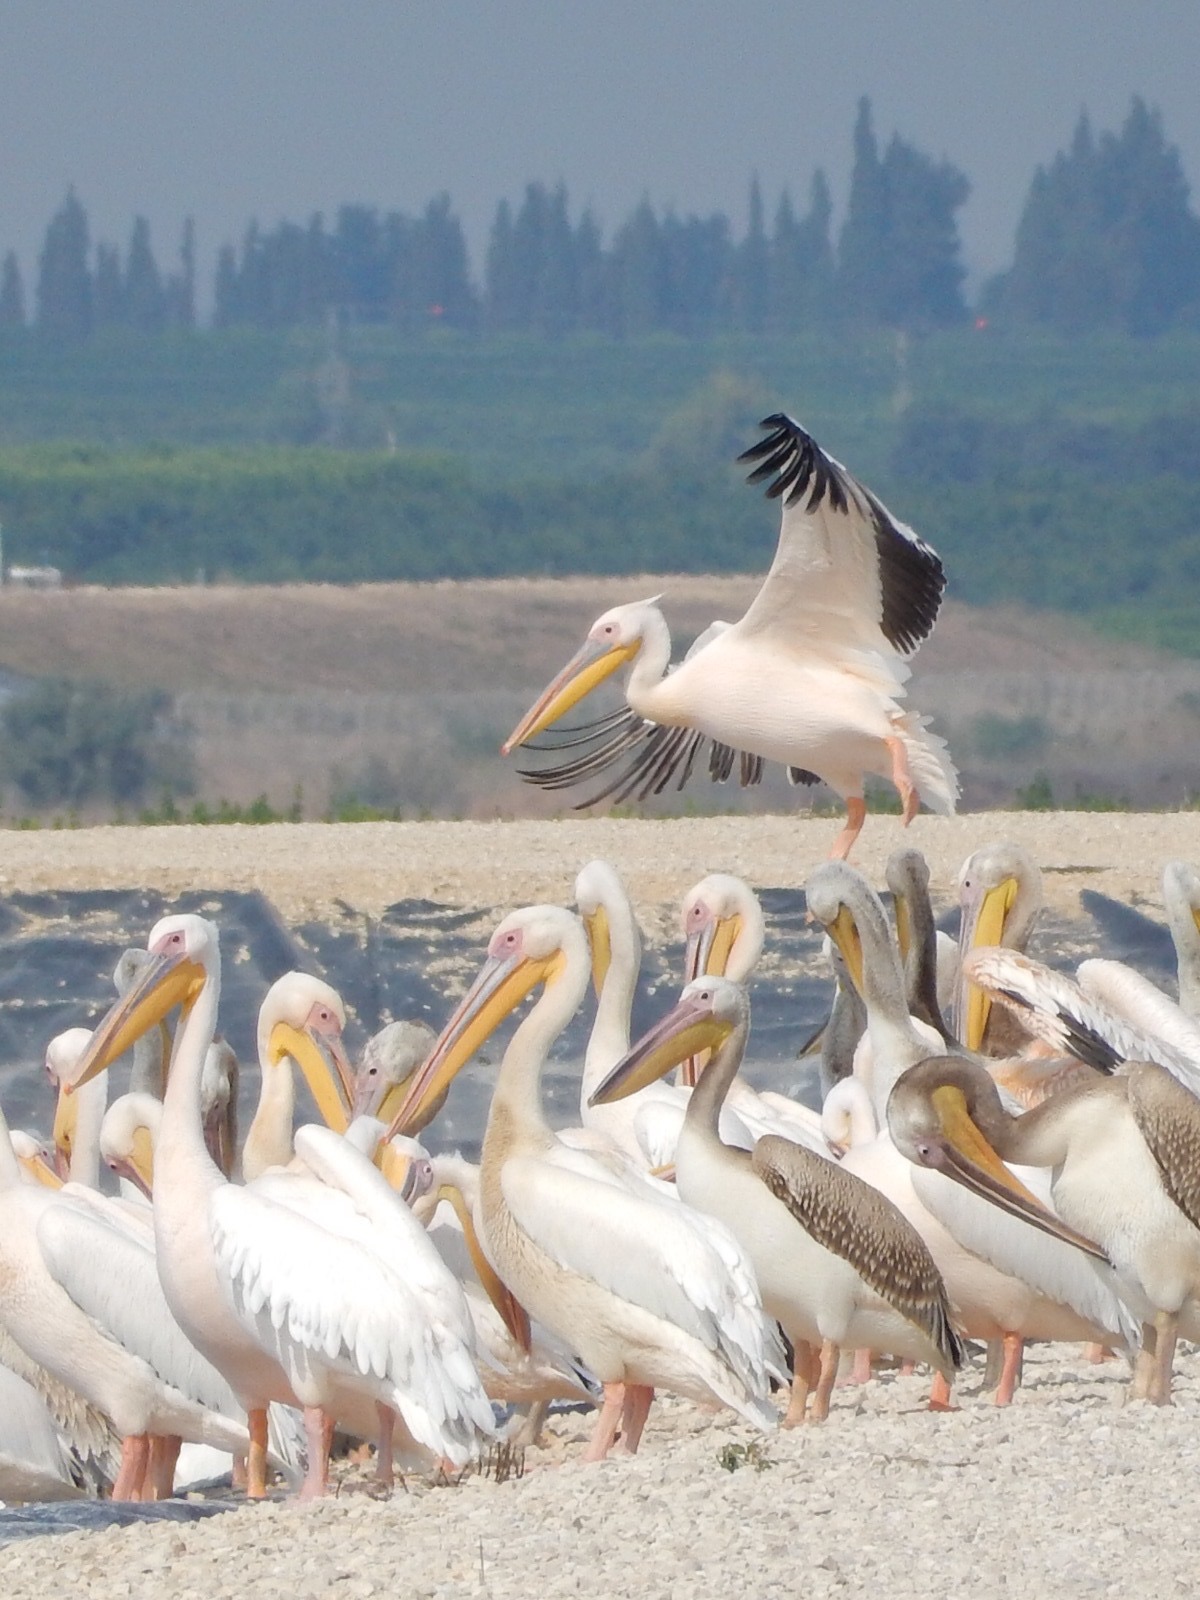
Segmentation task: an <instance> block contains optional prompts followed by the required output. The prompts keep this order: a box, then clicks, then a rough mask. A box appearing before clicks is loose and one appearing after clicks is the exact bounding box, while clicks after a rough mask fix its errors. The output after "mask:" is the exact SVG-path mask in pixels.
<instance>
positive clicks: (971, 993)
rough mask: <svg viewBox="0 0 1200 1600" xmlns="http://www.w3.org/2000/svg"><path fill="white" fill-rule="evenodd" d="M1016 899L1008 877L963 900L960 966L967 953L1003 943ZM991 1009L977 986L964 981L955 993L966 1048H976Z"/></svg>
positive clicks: (1014, 880) (988, 996) (990, 1005)
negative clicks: (1006, 925) (957, 998)
mask: <svg viewBox="0 0 1200 1600" xmlns="http://www.w3.org/2000/svg"><path fill="white" fill-rule="evenodd" d="M1016 898H1017V880H1016V879H1015V878H1011V877H1010V878H1004V879H1002V880H1001V881H1000V882H999V883H997V884H995V885H993V887H992V888H990V889H985V890H984V891H983V892H982V893H981V894H977V895H973V896H972V897H971V898H970V899H968V900H967V901H966V903H965V904H964V906H963V918H962V930H961V932H960V933H959V936H958V954H959V964H960V965H961V963H962V960H963V958H964V957H965V956H966V955H967V953H968V951H970V950H975V949H978V948H979V947H981V946H984V945H987V946H991V945H997V944H1001V943H1003V940H1004V925H1005V923H1006V922H1007V921H1008V914H1009V912H1010V911H1011V910H1012V905H1013V901H1014V900H1015V899H1016ZM991 1009H992V1000H991V996H990V995H986V994H984V992H983V990H982V989H981V988H980V987H979V985H978V984H977V983H966V982H964V984H963V989H962V991H960V994H959V1018H960V1027H959V1032H960V1034H961V1037H962V1042H963V1045H964V1047H965V1048H966V1049H968V1050H978V1049H979V1047H980V1045H981V1044H982V1042H983V1035H984V1031H985V1029H986V1028H987V1021H988V1017H989V1015H990V1014H991Z"/></svg>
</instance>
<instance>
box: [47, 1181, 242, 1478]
mask: <svg viewBox="0 0 1200 1600" xmlns="http://www.w3.org/2000/svg"><path fill="white" fill-rule="evenodd" d="M69 1193H70V1191H69V1190H65V1191H64V1197H63V1199H62V1200H60V1201H59V1202H58V1203H57V1204H54V1205H50V1206H47V1207H46V1208H45V1211H44V1212H43V1214H42V1216H41V1217H40V1218H39V1219H38V1225H37V1238H38V1245H39V1247H40V1249H41V1251H42V1255H43V1257H44V1259H45V1262H46V1265H47V1267H48V1268H49V1270H50V1272H51V1274H52V1276H53V1277H55V1278H56V1279H57V1280H58V1282H59V1283H60V1284H61V1285H62V1287H63V1288H64V1289H65V1290H66V1292H67V1294H68V1295H69V1296H70V1297H71V1299H72V1300H73V1301H74V1302H75V1304H76V1305H77V1306H78V1307H79V1309H80V1310H81V1311H82V1312H83V1313H84V1314H85V1315H86V1316H88V1317H90V1318H91V1320H92V1321H93V1322H94V1323H96V1324H97V1326H98V1327H100V1328H101V1329H102V1330H103V1331H104V1332H105V1333H106V1334H107V1335H108V1336H109V1337H110V1338H111V1339H114V1340H115V1341H116V1342H117V1343H118V1344H119V1345H121V1347H122V1348H123V1349H125V1350H127V1351H128V1352H129V1353H130V1354H131V1355H134V1356H137V1357H138V1358H139V1359H140V1360H142V1361H144V1362H145V1363H146V1365H147V1366H148V1367H150V1368H151V1370H152V1371H153V1372H155V1373H156V1374H157V1375H158V1377H159V1378H160V1379H161V1380H162V1381H163V1383H166V1384H169V1385H170V1386H171V1388H172V1389H175V1390H176V1391H177V1392H178V1393H179V1394H181V1395H184V1396H186V1397H187V1398H188V1399H189V1400H193V1401H195V1402H196V1403H197V1404H198V1405H201V1406H204V1407H206V1408H207V1409H208V1410H210V1411H214V1412H217V1413H219V1414H220V1415H221V1416H224V1417H227V1418H229V1419H231V1429H232V1425H233V1422H234V1421H236V1423H238V1424H240V1423H241V1422H242V1410H241V1407H240V1406H239V1405H238V1403H237V1400H236V1399H235V1397H234V1395H233V1391H232V1390H231V1389H230V1387H229V1385H228V1384H227V1383H226V1382H225V1380H224V1378H222V1377H221V1375H220V1373H219V1372H218V1371H217V1370H216V1368H215V1367H213V1366H212V1365H211V1363H210V1362H208V1361H206V1360H205V1359H204V1357H203V1356H202V1355H201V1354H200V1352H199V1351H198V1350H197V1349H196V1347H195V1346H194V1345H193V1344H192V1343H191V1341H190V1340H189V1339H188V1338H187V1337H186V1336H185V1335H184V1333H183V1330H182V1329H181V1328H180V1326H179V1324H178V1323H177V1322H176V1321H175V1318H174V1317H173V1316H172V1315H171V1313H170V1310H169V1309H168V1307H167V1302H166V1299H165V1297H164V1295H163V1292H162V1286H161V1284H160V1283H159V1279H158V1267H157V1264H156V1262H155V1258H154V1250H153V1246H152V1244H151V1243H150V1242H148V1240H147V1239H143V1238H139V1237H137V1235H136V1234H135V1233H133V1232H129V1231H126V1230H125V1229H124V1228H123V1227H122V1226H120V1225H119V1224H117V1223H114V1222H113V1221H111V1220H109V1219H108V1218H106V1217H104V1216H103V1215H101V1213H100V1212H99V1211H97V1210H94V1209H93V1208H92V1206H91V1205H90V1204H85V1205H82V1206H80V1205H76V1204H74V1203H73V1202H72V1201H71V1200H70V1199H69V1198H67V1196H68V1195H69ZM246 1439H247V1436H246V1435H245V1434H244V1433H243V1435H242V1438H241V1440H240V1441H239V1440H238V1439H237V1438H236V1437H233V1438H231V1442H230V1444H229V1448H230V1449H236V1448H238V1445H239V1442H240V1443H241V1444H244V1443H245V1442H246Z"/></svg>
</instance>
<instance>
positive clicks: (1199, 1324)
mask: <svg viewBox="0 0 1200 1600" xmlns="http://www.w3.org/2000/svg"><path fill="white" fill-rule="evenodd" d="M889 1120H890V1122H891V1125H892V1129H893V1132H894V1135H895V1138H896V1142H897V1145H898V1146H899V1148H900V1149H901V1150H902V1151H903V1152H904V1154H905V1155H906V1156H907V1157H908V1159H909V1160H910V1161H913V1162H916V1163H918V1164H919V1165H920V1166H921V1167H930V1168H932V1169H934V1170H935V1171H938V1172H940V1173H943V1174H945V1175H946V1176H947V1177H949V1178H952V1179H954V1181H955V1182H957V1183H959V1184H961V1185H963V1186H964V1187H965V1188H967V1189H969V1190H971V1191H972V1192H974V1193H976V1194H979V1195H982V1196H983V1197H984V1198H986V1199H988V1200H990V1201H991V1202H992V1203H993V1204H994V1205H995V1206H997V1207H1003V1208H1004V1209H1005V1210H1007V1211H1008V1212H1010V1213H1012V1214H1013V1215H1014V1216H1018V1217H1021V1218H1022V1219H1024V1220H1025V1221H1028V1222H1030V1223H1032V1224H1033V1225H1034V1226H1035V1227H1037V1228H1040V1229H1042V1230H1043V1231H1044V1232H1046V1233H1048V1234H1050V1235H1051V1236H1052V1237H1057V1238H1058V1239H1060V1240H1064V1241H1066V1242H1067V1243H1069V1244H1071V1245H1072V1246H1074V1247H1076V1248H1077V1250H1080V1251H1084V1252H1086V1253H1087V1254H1089V1255H1091V1256H1092V1257H1094V1258H1095V1259H1097V1260H1099V1261H1101V1262H1102V1263H1105V1264H1107V1263H1111V1265H1112V1267H1113V1269H1114V1270H1115V1272H1116V1274H1117V1276H1118V1279H1119V1281H1120V1285H1121V1291H1122V1295H1123V1297H1124V1298H1125V1300H1126V1301H1127V1302H1128V1304H1129V1305H1130V1306H1131V1307H1132V1308H1133V1309H1134V1310H1135V1312H1136V1313H1137V1315H1138V1316H1139V1317H1140V1320H1141V1323H1142V1343H1141V1350H1140V1352H1139V1354H1138V1358H1137V1363H1136V1365H1135V1368H1134V1377H1133V1384H1132V1387H1131V1391H1130V1393H1131V1398H1134V1399H1143V1400H1150V1401H1152V1402H1154V1403H1155V1404H1158V1405H1166V1404H1169V1402H1170V1395H1171V1368H1172V1364H1173V1361H1174V1354H1175V1343H1176V1339H1177V1338H1178V1336H1179V1335H1180V1334H1181V1333H1182V1335H1183V1336H1184V1337H1185V1338H1189V1339H1195V1338H1196V1337H1197V1336H1200V1164H1198V1163H1197V1160H1196V1154H1195V1153H1196V1151H1197V1150H1198V1149H1200V1101H1197V1099H1196V1097H1195V1096H1194V1095H1193V1094H1191V1093H1190V1092H1189V1091H1188V1090H1187V1089H1185V1088H1184V1087H1183V1086H1182V1084H1180V1083H1178V1082H1176V1080H1175V1079H1174V1078H1172V1077H1171V1075H1170V1073H1168V1072H1166V1071H1165V1070H1164V1069H1163V1068H1162V1067H1158V1066H1155V1065H1153V1064H1152V1063H1150V1062H1144V1061H1139V1062H1131V1063H1128V1064H1127V1065H1126V1067H1125V1068H1124V1070H1123V1071H1122V1072H1121V1073H1120V1075H1118V1076H1116V1077H1111V1078H1103V1077H1094V1078H1093V1080H1092V1081H1091V1082H1088V1083H1084V1084H1076V1085H1073V1086H1071V1087H1069V1088H1067V1089H1064V1090H1062V1091H1061V1092H1060V1093H1058V1094H1056V1095H1054V1096H1053V1097H1052V1098H1051V1099H1049V1100H1046V1101H1044V1102H1043V1103H1042V1105H1040V1106H1038V1107H1036V1108H1035V1109H1034V1110H1032V1111H1027V1112H1025V1113H1024V1114H1023V1115H1022V1116H1017V1117H1014V1116H1012V1115H1011V1114H1010V1113H1008V1112H1007V1111H1005V1109H1004V1107H1003V1105H1002V1104H1001V1101H1000V1096H999V1093H998V1091H997V1089H996V1086H995V1084H994V1083H993V1082H992V1081H991V1079H990V1078H989V1077H988V1075H987V1073H986V1072H985V1071H984V1070H983V1069H982V1068H981V1067H979V1066H978V1065H977V1064H976V1063H974V1062H971V1061H967V1060H965V1059H964V1058H962V1057H960V1056H947V1057H944V1058H942V1059H940V1060H938V1061H926V1062H921V1063H918V1065H917V1066H916V1067H914V1068H913V1069H912V1070H911V1071H910V1072H908V1073H906V1074H905V1075H904V1077H903V1078H902V1079H901V1080H900V1081H899V1082H898V1083H897V1085H896V1088H895V1089H894V1090H893V1094H892V1109H891V1111H890V1112H889ZM1006 1161H1014V1162H1021V1163H1024V1164H1027V1165H1029V1166H1036V1167H1050V1168H1052V1169H1053V1171H1052V1176H1051V1181H1050V1192H1051V1194H1052V1196H1053V1201H1054V1210H1055V1212H1057V1215H1054V1213H1052V1212H1049V1211H1047V1209H1046V1208H1045V1207H1044V1206H1042V1205H1041V1204H1039V1203H1038V1202H1037V1201H1036V1200H1035V1199H1034V1197H1033V1196H1032V1195H1030V1194H1029V1192H1028V1190H1027V1189H1026V1188H1025V1187H1024V1186H1023V1185H1022V1184H1020V1183H1019V1182H1018V1181H1016V1180H1015V1179H1014V1177H1013V1174H1012V1173H1011V1172H1010V1171H1009V1169H1008V1168H1007V1167H1006V1166H1005V1165H1004V1163H1005V1162H1006ZM1060 1219H1061V1220H1060Z"/></svg>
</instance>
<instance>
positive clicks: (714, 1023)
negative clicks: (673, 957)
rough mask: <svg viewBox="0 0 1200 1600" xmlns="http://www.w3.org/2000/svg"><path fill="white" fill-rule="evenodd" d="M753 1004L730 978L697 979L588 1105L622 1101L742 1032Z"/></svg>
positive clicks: (614, 1071)
mask: <svg viewBox="0 0 1200 1600" xmlns="http://www.w3.org/2000/svg"><path fill="white" fill-rule="evenodd" d="M749 1019H750V1002H749V1000H748V999H747V998H746V991H745V989H744V988H743V987H742V985H741V984H740V983H735V982H734V981H733V980H732V979H731V978H722V977H704V978H695V979H693V981H692V982H691V983H689V984H687V985H686V986H685V987H684V989H683V992H682V994H681V995H680V996H679V1000H678V1001H677V1003H676V1004H675V1006H674V1007H673V1009H672V1010H670V1011H668V1013H667V1015H666V1016H665V1017H663V1018H662V1019H661V1020H660V1021H659V1022H656V1023H655V1024H654V1026H653V1027H652V1028H650V1029H649V1030H648V1031H647V1032H646V1033H644V1034H643V1035H642V1037H641V1038H640V1039H639V1040H638V1042H637V1043H636V1044H635V1045H631V1046H630V1049H629V1051H628V1053H627V1054H626V1055H625V1056H623V1057H622V1059H621V1060H620V1061H618V1062H617V1064H616V1066H615V1067H613V1069H612V1071H611V1072H610V1073H609V1074H608V1076H607V1077H606V1078H605V1079H604V1081H603V1083H601V1084H600V1086H599V1088H598V1089H596V1091H595V1093H594V1094H593V1095H592V1096H591V1099H590V1100H589V1102H588V1103H589V1105H593V1106H597V1105H607V1104H608V1103H609V1102H611V1101H613V1100H624V1099H625V1097H626V1096H627V1095H631V1094H636V1093H637V1091H638V1090H639V1089H644V1088H645V1087H646V1086H647V1084H651V1083H654V1082H656V1081H657V1080H658V1079H659V1078H662V1077H665V1076H666V1074H667V1073H668V1072H670V1071H671V1069H672V1067H677V1066H678V1065H679V1063H680V1062H681V1061H684V1060H686V1059H687V1058H688V1057H689V1056H695V1055H699V1054H700V1053H701V1052H702V1051H714V1050H716V1049H718V1048H719V1046H721V1045H722V1044H724V1042H725V1040H726V1039H728V1038H729V1036H730V1035H731V1034H732V1033H734V1032H735V1031H737V1030H738V1029H746V1028H747V1027H748V1026H749Z"/></svg>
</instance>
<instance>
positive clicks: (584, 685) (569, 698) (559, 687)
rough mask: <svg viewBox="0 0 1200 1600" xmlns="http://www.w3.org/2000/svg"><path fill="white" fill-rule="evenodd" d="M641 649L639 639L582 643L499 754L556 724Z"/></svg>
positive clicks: (594, 640) (518, 724)
mask: <svg viewBox="0 0 1200 1600" xmlns="http://www.w3.org/2000/svg"><path fill="white" fill-rule="evenodd" d="M641 647H642V641H641V640H640V639H631V640H630V641H629V643H628V644H611V643H609V642H608V641H606V640H604V639H585V640H584V642H583V644H582V645H581V646H580V648H579V649H578V650H577V651H576V652H575V654H574V655H573V656H572V657H571V659H570V661H568V662H567V664H566V666H565V667H564V668H563V669H562V671H561V672H560V673H559V674H558V676H557V677H556V678H552V679H551V681H550V682H549V683H548V684H547V685H546V687H545V688H544V689H543V690H542V692H541V694H540V695H539V696H538V697H537V699H536V700H535V701H534V703H533V704H532V706H530V708H529V710H528V711H527V712H526V713H525V715H524V716H523V717H522V718H521V720H520V722H518V723H517V725H516V727H515V728H514V729H513V731H512V732H511V733H510V734H509V736H508V738H507V739H506V740H505V741H504V743H503V744H502V745H501V746H500V754H501V755H502V756H506V755H508V754H509V753H510V752H511V751H513V750H515V749H516V747H517V745H519V744H525V743H526V741H527V740H529V739H532V738H534V737H535V736H536V735H537V734H539V733H541V731H542V729H543V728H548V727H549V726H550V724H551V723H552V722H557V721H558V719H559V717H561V716H564V715H565V714H566V713H567V712H568V711H569V710H570V709H571V707H572V706H573V705H577V704H578V702H579V701H580V700H582V699H583V697H584V695H586V694H590V693H591V691H592V690H593V689H594V688H596V686H597V685H598V684H601V683H603V682H604V680H605V678H610V677H611V676H612V674H613V673H614V672H616V671H617V670H618V668H620V667H623V666H624V665H625V663H626V662H627V661H632V660H633V658H634V656H635V655H637V653H638V651H639V650H640V649H641Z"/></svg>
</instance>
